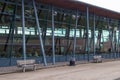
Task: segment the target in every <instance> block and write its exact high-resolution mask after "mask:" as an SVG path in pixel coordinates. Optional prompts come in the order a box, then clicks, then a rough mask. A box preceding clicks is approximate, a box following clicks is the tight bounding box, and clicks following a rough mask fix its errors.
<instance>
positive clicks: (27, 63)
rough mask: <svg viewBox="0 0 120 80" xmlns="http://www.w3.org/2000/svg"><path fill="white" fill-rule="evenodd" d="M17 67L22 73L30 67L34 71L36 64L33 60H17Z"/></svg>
mask: <svg viewBox="0 0 120 80" xmlns="http://www.w3.org/2000/svg"><path fill="white" fill-rule="evenodd" d="M17 66H18V67H21V68H22V70H23V72H25V70H26V68H31V67H32V69H33V70H34V71H35V70H36V64H35V60H34V59H29V60H17Z"/></svg>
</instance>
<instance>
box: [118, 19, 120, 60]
mask: <svg viewBox="0 0 120 80" xmlns="http://www.w3.org/2000/svg"><path fill="white" fill-rule="evenodd" d="M118 31H119V33H118V58H119V57H120V20H119V21H118Z"/></svg>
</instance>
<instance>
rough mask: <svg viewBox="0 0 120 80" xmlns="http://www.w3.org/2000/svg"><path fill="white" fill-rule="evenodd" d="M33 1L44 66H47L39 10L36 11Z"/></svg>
mask: <svg viewBox="0 0 120 80" xmlns="http://www.w3.org/2000/svg"><path fill="white" fill-rule="evenodd" d="M32 1H33V7H34V12H35V18H36V25H37V29H38V34H39V41H40V44H41V45H40V48H41V51H42V55H43V59H44V65H45V66H47V61H46V54H45V50H44V47H43V41H42V37H41V30H40V24H39V20H38V14H37V9H36V5H35V1H34V0H32Z"/></svg>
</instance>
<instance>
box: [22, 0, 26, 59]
mask: <svg viewBox="0 0 120 80" xmlns="http://www.w3.org/2000/svg"><path fill="white" fill-rule="evenodd" d="M24 10H25V9H24V0H22V33H23V35H22V38H23V42H22V46H23V48H22V49H23V57H24V60H26V43H25V41H26V39H25V15H24V14H25V12H24Z"/></svg>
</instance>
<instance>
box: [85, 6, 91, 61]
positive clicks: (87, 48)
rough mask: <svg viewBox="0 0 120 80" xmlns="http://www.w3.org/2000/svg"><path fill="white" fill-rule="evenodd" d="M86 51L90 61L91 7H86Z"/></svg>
mask: <svg viewBox="0 0 120 80" xmlns="http://www.w3.org/2000/svg"><path fill="white" fill-rule="evenodd" d="M86 9H87V10H86V53H87V60H88V62H89V56H90V55H89V7H87V8H86Z"/></svg>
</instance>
